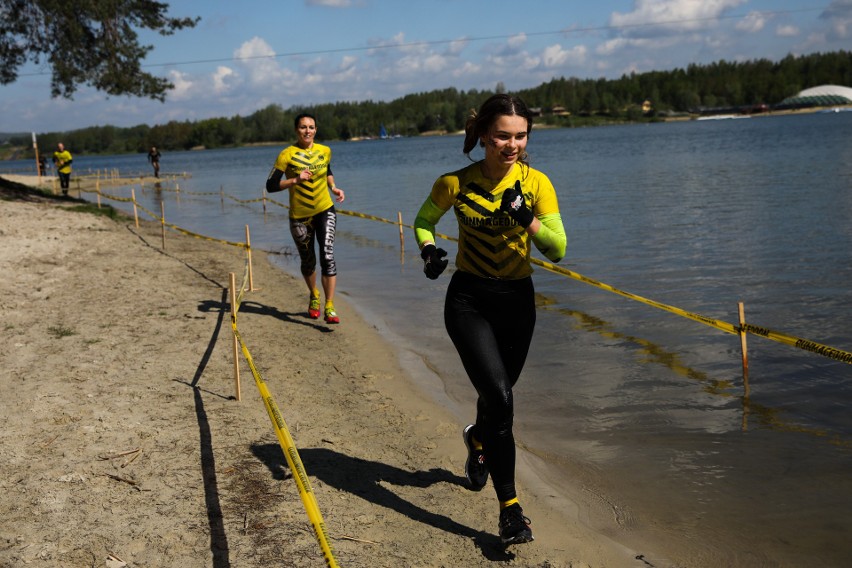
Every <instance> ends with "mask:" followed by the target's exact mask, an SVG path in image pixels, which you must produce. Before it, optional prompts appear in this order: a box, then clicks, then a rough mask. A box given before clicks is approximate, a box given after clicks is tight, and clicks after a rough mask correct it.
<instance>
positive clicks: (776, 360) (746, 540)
mask: <svg viewBox="0 0 852 568" xmlns="http://www.w3.org/2000/svg"><path fill="white" fill-rule="evenodd" d="M330 146H331V147H332V150H333V152H334V157H333V164H334V171H335V177H336V181H337V182H338V184H339V185H340V186H341V187H343V188H344V189H345V190H346V195H347V199H346V202H345V203H343V204H342V206H340V208H342V209H345V210H349V211H358V212H362V213H367V214H370V215H376V216H379V217H383V218H386V219H391V220H396V219H397V213H398V212H401V213H402V216H403V222H405V223H408V224H410V223H412V222H413V217H414V214H415V213H416V211H417V210H418V208H419V206H420V204H421V203H422V201H423V199H424V198H425V197H426V195H427V194H428V191H429V189H430V187H431V184H432V182H433V181H434V179H435V178H436V177H437V176H438V175H439V174H441V173H443V172H447V171H451V170H454V169H457V168H459V167H461V166H463V165H465V164H466V163H467V161H466V158H465V157H464V156H463V155H462V153H461V146H462V138H461V137H460V136H445V137H431V138H414V139H394V140H372V141H362V142H349V143H343V142H339V143H331V144H330ZM528 150H529V152H530V154H531V157H532V163H533V165H534V166H535V167H537V168H539V169H541V170H542V171H544V172H545V173H547V174H548V176H549V177H550V178H551V180H552V181H553V183H554V185H555V187H556V189H557V193H558V195H559V201H560V207H561V211H562V215H563V219H564V221H565V226H566V231H567V234H568V253H567V255H566V257H565V260H563V262H562V263H561V265H562V266H564V267H566V268H569V269H570V270H573V271H575V272H578V273H580V274H583V275H585V276H588V277H590V278H593V279H596V280H599V281H602V282H605V283H607V284H610V285H612V286H614V287H616V288H619V289H621V290H626V291H629V292H632V293H635V294H637V295H639V296H643V297H646V298H649V299H652V300H655V301H658V302H662V303H665V304H669V305H673V306H676V307H679V308H682V309H684V310H687V311H689V312H694V313H698V314H700V315H703V316H707V317H710V318H715V319H719V320H723V321H726V322H730V323H736V322H737V302H740V301H742V302H744V304H745V314H746V319H747V321H748V322H749V323H752V324H754V325H759V326H763V327H767V328H770V329H772V330H774V331H780V332H783V333H787V334H789V335H793V336H796V337H801V338H805V339H809V340H812V341H816V342H819V343H822V344H826V345H828V346H831V347H835V348H838V349H842V350H844V351H852V323H850V318H849V316H850V308H852V113H837V114H811V115H797V116H781V117H759V118H752V119H747V120H719V121H693V122H681V123H668V124H653V125H631V126H612V127H599V128H589V129H557V130H541V131H538V130H537V131H535V132H534V133H533V136H532V138H531V140H530V146H529V148H528ZM72 151H73V148H72ZM278 151H280V148H278V147H259V148H243V149H232V150H215V151H203V152H175V153H166V154H164V156H163V158H162V162H161V165H162V169H163V172H184V171H185V172H190V173H191V177H189V178H187V179H180V180H178V181H179V183H180V189H181V196H180V200H179V201H178V200H177V196H176V194H175V193H174V192H171V191H164V192H154V191H151V190H150V188H148V190H147V191H145V192H144V193H142V192H140V191H139V189H138V186H137V198H138V199H139V200H140V202H141V203H142V204H144V205H145V206H146V207H147V208H149V209H150V210H152V211H155V212H159V210H160V209H159V207H160V205H159V200H163V201H164V205H165V210H166V218H167V221H168V222H170V223H175V224H178V225H180V226H182V227H184V228H187V229H189V230H192V231H196V232H199V233H203V234H206V235H211V236H215V237H219V238H225V239H228V240H235V241H242V240H244V238H245V225H246V224H248V225H249V226H250V228H251V235H252V246H253V247H254V248H261V249H267V250H274V251H280V250H292V248H291V240H290V236H289V232H288V230H287V223H286V210H284V209H281V208H279V207H276V206H274V205H270V206H269V208H268V212H267V214H266V215H265V216H264V214H263V212H262V208H261V206H260V205H259V204H256V203H255V204H250V205H248V204H239V203H236V202H234V201H232V200H228V199H225V200H224V202H222V201H220V199H219V197H218V196H216V195H213V196H208V195H205V196H199V195H192V194H190V193H189V192H214V193H215V192H219V191H220V189H221V190H222V191H224V192H225V193H227V194H230V195H234V196H236V197H238V198H240V199H254V198H258V197H261V195H262V188H263V185H264V182H265V179H266V175H267V173H268V172H269V170H270V168H271V166H272V164H273V162H274V159H275V157H276V155H277V153H278ZM16 166H20V167H30V166H29V165H25V164H23V163H21V164H16V163H11V164H9V166H8V167H9V168H14V167H16ZM75 166H76V167H77V171H78V172H81V171H85V170H87V169H98V168H119V169H120V170H121V171H122V172H123V173H124V172H145V173H146V174H147V173H148V172H150V167H149V166H148V164H147V163H146V160H145V155H143V154H140V155H136V156H108V157H85V156H80V157H75ZM0 169H2V168H0ZM164 187H166V188H167V189H170V188H172V187H173V184H171V183H165V184H164ZM127 193H128V192H127V191H125V192H124V193H123V195H125V194H127ZM140 193H141V195H140ZM272 197H273V198H274V199H277V200H279V201H282V202H283V201H286V194H274V195H273V196H272ZM89 198H90V199H91V196H89ZM117 206H118V207H120V208H125V209H126V204H117ZM338 219H339V221H338V241H337V243H338V244H337V246H336V255H337V260H338V266H339V278H338V292H339V294H341V295H344V296H345V297H347V298H348V299H349V300H350V303H351V304H353V305H355V306H356V307H357V309H359V310H360V311H361V312H362V313H363V314H364V315H365V316H366V317H367V318H369V319H370V320H371V321H372V322H374V323H375V325H376V326H377V327H378V328H379V329H380V330H381V331H382V332H383V333H384V334H385V335H386V336H387V337H388V338H389V339H390V340H392V341H393V342H394V343H395V345H397V346H398V347H399V349H400V353H401V357H402V360H403V361H404V362H405V363H406V365H407V366H409V367H410V368H411V369H412V371H413V373H414V375H415V376H416V377H417V380H418V381H419V382H420V384H421V386H422V387H423V388H424V389H425V390H426V391H427V392H428V393H429V394H430V395H431V396H433V397H434V398H435V399H436V401H438V402H439V403H441V404H443V405H445V406H447V407H449V408H450V409H451V410H452V411H453V412H455V413H456V414H457V415H458V417H459V420H460V421H461V422H467V421H469V420H471V419H472V417H473V400H474V393H473V389H472V388H471V387H470V385H469V383H468V381H467V378H466V376H465V374H464V372H463V370H462V368H461V365H460V363H459V362H458V356H457V354H456V353H455V351H454V349H453V347H452V344H451V343H450V341H449V339H448V338H447V335H446V332H445V330H444V327H443V321H442V306H443V295H444V291H445V289H446V285H447V282H448V279H447V278H445V277H442V278H441V279H439V280H437V281H434V282H433V281H429V280H427V279H426V278H425V277H424V276H423V274H422V272H421V262H420V260H419V256H418V254H417V251H416V245H415V243H414V239H413V234H412V232H411V231H410V230H406V231H405V238H406V241H405V256H404V259H401V257H400V252H399V233H398V229H397V227H395V226H393V225H388V224H383V223H377V222H375V221H369V220H364V219H359V218H355V217H349V216H345V215H342V216H339V218H338ZM438 230H439V231H441V232H443V233H446V234H449V235H455V234H457V230H456V226H455V219H454V218H453V216H452V214H448V215H447V216H445V217H444V219H443V220H442V222H441V224H439V226H438ZM442 245H443V246H444V248H446V249H447V250H448V251H450V256H451V258H452V257H453V256H454V252H455V247H454V246H453V243H452V242H446V243H442ZM276 258H277V259H278V262H280V264H281V266H282V268H283V269H284V270H286V271H288V272H291V273H294V274H295V273H296V272H297V270H298V268H297V262H296V261H295V260H294V259H293V257H290V256H282V257H276ZM451 266H452V265H451ZM534 281H535V285H536V291H537V293H538V295H539V296H540V298H539V299H540V302H539V303H540V307H539V318H538V324H537V329H536V336H535V338H534V344H533V347H532V349H531V353H530V358H529V360H528V363H527V366H526V369H525V371H524V374H523V375H522V377H521V380H520V382H519V384H518V386H517V387H516V396H515V400H516V418H515V420H516V437H517V440H518V443H519V444H520V445H521V446H523V447H524V448H526V449H527V450H529V451H530V452H531V453H532V454H534V455H536V456H538V457H539V458H541V459H542V460H543V463H544V464H545V466H544V468H543V469H539V474H540V475H541V476H543V477H545V478H546V480H547V482H548V483H550V484H553V485H555V486H556V487H560V486H565V487H570V488H571V489H572V491H575V492H578V494H580V495H582V496H583V497H582V498H581V499H580V502H579V508H580V514H581V515H582V516H584V517H586V516H588V518H586V519H585V520H586V521H587V522H588V523H589V524H591V525H593V526H595V527H597V528H599V529H600V530H603V531H605V532H606V533H607V534H610V535H612V536H613V538H614V539H616V540H619V541H622V542H625V543H627V544H629V545H631V546H633V547H634V548H635V549H636V550H639V551H642V552H646V553H647V554H648V555H649V558H651V557H654V556H656V557H658V558H669V559H671V560H672V561H674V562H676V563H677V564H678V565H680V566H723V565H724V566H816V565H819V566H845V565H848V563H849V561H850V559H852V539H850V538H849V535H850V534H852V475H850V474H852V413H851V412H850V406H852V365H849V364H845V363H842V362H838V361H834V360H832V359H828V358H826V357H822V356H820V355H816V354H813V353H808V352H805V351H802V350H799V349H797V348H794V347H791V346H788V345H783V344H780V343H776V342H774V341H770V340H767V339H764V338H760V337H756V336H754V335H749V336H748V345H749V362H750V386H751V396H750V399H749V400H748V401H747V404H746V403H745V402H744V400H743V398H742V394H743V381H742V371H741V355H740V347H739V338H738V337H737V336H735V335H731V334H727V333H723V332H721V331H719V330H717V329H714V328H711V327H708V326H705V325H702V324H700V323H697V322H695V321H692V320H689V319H685V318H682V317H678V316H676V315H673V314H671V313H668V312H665V311H661V310H658V309H655V308H653V307H650V306H647V305H645V304H642V303H639V302H635V301H631V300H629V299H626V298H623V297H621V296H618V295H615V294H612V293H610V292H606V291H603V290H600V289H598V288H595V287H592V286H589V285H587V284H584V283H581V282H578V281H574V280H571V279H569V278H566V277H564V276H560V275H556V274H552V273H549V272H547V271H545V270H544V269H541V268H539V269H537V270H536V273H535V275H534ZM343 325H346V322H345V320H344V322H343ZM459 443H461V436H460V437H459ZM532 463H538V462H537V461H535V460H533V462H532ZM537 467H538V466H537ZM554 503H556V504H557V505H560V504H561V503H562V501H561V500H560V498H559V496H558V495H556V496H555V497H554ZM590 504H597V505H604V507H605V510H606V511H607V514H605V515H602V516H597V515H594V514H593V513H592V512H593V511H594V510H595V507H591V506H590ZM565 506H568V505H565ZM586 507H588V508H586ZM533 521H534V522H535V519H533Z"/></svg>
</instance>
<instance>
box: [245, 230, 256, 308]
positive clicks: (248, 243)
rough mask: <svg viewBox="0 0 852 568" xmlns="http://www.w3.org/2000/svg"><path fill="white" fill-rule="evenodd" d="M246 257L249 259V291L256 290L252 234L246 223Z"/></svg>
mask: <svg viewBox="0 0 852 568" xmlns="http://www.w3.org/2000/svg"><path fill="white" fill-rule="evenodd" d="M246 258H247V259H248V285H249V292H254V275H253V274H252V269H251V235H250V234H249V226H248V225H246Z"/></svg>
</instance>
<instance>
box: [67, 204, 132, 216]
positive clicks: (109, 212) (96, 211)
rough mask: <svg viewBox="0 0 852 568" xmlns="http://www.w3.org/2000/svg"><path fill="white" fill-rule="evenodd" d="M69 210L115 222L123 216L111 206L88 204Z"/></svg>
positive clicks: (75, 206)
mask: <svg viewBox="0 0 852 568" xmlns="http://www.w3.org/2000/svg"><path fill="white" fill-rule="evenodd" d="M68 210H69V211H79V212H81V213H91V214H92V215H100V216H102V217H108V218H109V219H113V220H116V219H118V218H119V217H120V216H121V214H120V213H119V212H118V210H116V209H114V208H113V207H112V206H111V205H101V206H100V207H98V206H97V205H96V204H95V205H93V204H91V203H86V204H85V205H74V206H73V207H69V208H68Z"/></svg>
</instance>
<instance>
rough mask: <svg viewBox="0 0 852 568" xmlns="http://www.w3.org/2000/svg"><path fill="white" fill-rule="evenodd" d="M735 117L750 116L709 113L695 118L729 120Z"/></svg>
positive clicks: (745, 116)
mask: <svg viewBox="0 0 852 568" xmlns="http://www.w3.org/2000/svg"><path fill="white" fill-rule="evenodd" d="M735 118H750V117H749V116H748V115H744V114H711V115H707V116H699V117H698V118H696V119H695V120H730V119H735Z"/></svg>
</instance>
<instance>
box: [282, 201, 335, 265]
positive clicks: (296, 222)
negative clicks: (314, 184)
mask: <svg viewBox="0 0 852 568" xmlns="http://www.w3.org/2000/svg"><path fill="white" fill-rule="evenodd" d="M336 228H337V213H336V212H335V210H334V206H332V207H330V208H329V209H326V210H325V211H323V212H322V213H317V214H316V215H314V216H313V217H308V218H307V219H290V234H291V235H293V241H295V243H296V248H297V249H298V250H299V258H301V259H302V264H301V267H300V268H301V271H302V274H304V275H305V276H310V275H311V274H313V273H314V271H316V269H317V254H316V251H315V250H314V240H316V241H318V242H319V248H320V257H319V260H320V269H321V270H322V275H323V276H337V264H335V262H334V232H335V229H336Z"/></svg>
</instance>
